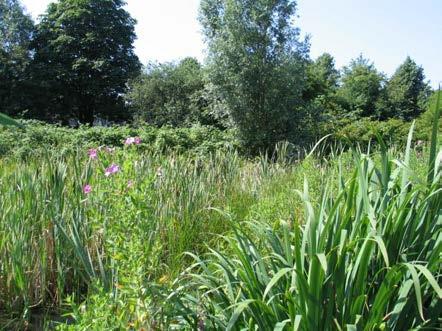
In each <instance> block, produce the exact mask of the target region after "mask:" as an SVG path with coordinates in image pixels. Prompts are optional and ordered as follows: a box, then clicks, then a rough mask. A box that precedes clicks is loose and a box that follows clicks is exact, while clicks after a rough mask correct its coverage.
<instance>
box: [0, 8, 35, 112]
mask: <svg viewBox="0 0 442 331" xmlns="http://www.w3.org/2000/svg"><path fill="white" fill-rule="evenodd" d="M33 31H34V23H33V21H32V19H31V17H30V16H29V15H27V14H25V13H24V10H23V7H22V6H21V4H20V2H19V1H18V0H0V109H1V110H2V111H3V112H6V113H7V114H9V115H17V114H19V113H21V112H22V111H23V110H25V107H26V106H27V103H26V101H25V100H26V97H27V95H26V88H27V85H26V83H27V80H28V78H29V77H28V72H27V70H28V66H29V63H30V61H31V52H30V48H29V44H30V41H31V36H32V33H33Z"/></svg>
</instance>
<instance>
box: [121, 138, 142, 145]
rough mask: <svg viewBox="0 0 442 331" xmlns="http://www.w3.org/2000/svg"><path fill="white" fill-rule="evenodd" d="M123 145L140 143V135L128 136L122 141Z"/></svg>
mask: <svg viewBox="0 0 442 331" xmlns="http://www.w3.org/2000/svg"><path fill="white" fill-rule="evenodd" d="M124 144H125V145H139V144H141V138H140V137H129V138H127V139H126V141H125V142H124Z"/></svg>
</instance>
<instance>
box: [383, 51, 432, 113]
mask: <svg viewBox="0 0 442 331" xmlns="http://www.w3.org/2000/svg"><path fill="white" fill-rule="evenodd" d="M430 93H431V89H430V87H429V85H428V84H427V83H426V82H425V75H424V69H423V68H422V67H420V66H418V65H417V64H416V62H414V61H413V60H412V59H411V58H410V57H407V58H406V60H405V61H404V63H402V64H401V65H400V66H399V68H398V69H397V70H396V72H395V73H394V74H393V76H392V77H391V79H390V80H389V81H388V84H387V96H388V101H389V104H390V114H388V115H389V117H399V118H402V119H405V120H411V119H413V118H416V117H417V116H419V114H421V113H422V112H423V111H424V110H425V107H426V102H427V101H428V97H429V95H430Z"/></svg>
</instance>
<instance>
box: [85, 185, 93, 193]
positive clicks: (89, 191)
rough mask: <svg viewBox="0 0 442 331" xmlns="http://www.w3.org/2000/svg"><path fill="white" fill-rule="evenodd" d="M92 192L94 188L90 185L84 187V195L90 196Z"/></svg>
mask: <svg viewBox="0 0 442 331" xmlns="http://www.w3.org/2000/svg"><path fill="white" fill-rule="evenodd" d="M91 192H92V186H90V185H89V184H86V185H84V186H83V193H84V194H89V193H91Z"/></svg>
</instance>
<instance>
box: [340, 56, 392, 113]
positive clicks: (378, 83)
mask: <svg viewBox="0 0 442 331" xmlns="http://www.w3.org/2000/svg"><path fill="white" fill-rule="evenodd" d="M383 85H384V77H383V75H382V74H381V73H379V72H378V71H377V70H376V68H375V67H374V64H373V63H370V61H369V60H367V59H365V58H363V57H362V55H361V56H359V57H358V58H357V59H355V60H352V61H351V63H350V65H349V66H348V67H345V68H344V70H343V75H342V86H341V88H340V90H339V96H340V97H341V100H342V101H343V102H344V104H345V108H346V109H348V110H349V112H350V114H349V115H352V116H356V117H378V108H377V102H378V100H379V97H380V96H381V94H382V88H383Z"/></svg>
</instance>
